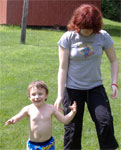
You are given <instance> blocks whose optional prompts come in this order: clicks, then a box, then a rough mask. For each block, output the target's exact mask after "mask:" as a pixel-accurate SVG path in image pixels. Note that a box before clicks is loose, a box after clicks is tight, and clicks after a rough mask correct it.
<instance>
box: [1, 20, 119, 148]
mask: <svg viewBox="0 0 121 150" xmlns="http://www.w3.org/2000/svg"><path fill="white" fill-rule="evenodd" d="M104 24H105V26H104V29H106V30H108V32H110V34H111V35H112V38H113V40H114V42H115V48H116V52H117V57H118V61H119V66H121V44H120V43H121V42H120V41H121V37H120V32H121V28H120V26H121V23H117V22H112V21H110V20H106V19H104ZM64 32H65V31H56V30H48V29H43V30H42V29H41V30H36V29H34V30H33V29H27V37H26V44H25V45H21V44H20V33H21V29H20V27H15V26H0V150H2V149H4V150H25V148H26V141H27V139H28V134H29V125H28V120H27V119H24V120H22V121H20V122H19V123H17V124H16V125H11V126H8V127H4V123H5V121H6V120H7V119H9V118H10V117H11V116H13V115H15V114H16V113H18V112H19V111H20V110H21V108H22V107H23V106H25V105H28V104H30V101H29V100H28V98H27V94H26V90H27V86H28V84H29V83H30V82H31V81H33V80H37V79H38V80H44V81H45V82H46V83H47V85H48V87H49V98H48V100H47V103H51V104H53V103H54V101H55V99H56V96H57V72H58V45H57V41H58V40H59V38H60V37H61V35H62V34H63V33H64ZM101 69H102V77H103V80H104V85H105V88H106V91H107V94H108V96H109V97H110V93H111V78H110V76H111V75H110V65H109V61H108V59H107V57H106V56H105V54H104V55H103V60H102V66H101ZM118 84H119V97H118V98H117V99H116V100H111V99H110V98H109V99H110V104H111V108H112V113H113V116H114V126H115V135H116V138H117V140H118V142H119V145H120V147H121V142H120V140H121V132H120V129H121V119H120V118H121V92H120V91H121V71H120V72H119V80H118ZM63 135H64V127H63V124H61V123H59V122H58V121H57V120H56V119H55V118H53V136H54V137H55V140H56V150H62V149H63ZM82 135H83V136H82V148H83V150H97V149H99V146H98V140H97V136H96V131H95V127H94V124H93V122H92V120H91V118H90V115H89V113H88V110H87V108H86V109H85V114H84V124H83V134H82Z"/></svg>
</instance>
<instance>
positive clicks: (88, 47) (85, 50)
mask: <svg viewBox="0 0 121 150" xmlns="http://www.w3.org/2000/svg"><path fill="white" fill-rule="evenodd" d="M78 51H79V52H80V54H81V55H83V56H84V57H85V58H87V57H89V56H91V55H93V54H94V49H93V47H92V42H83V43H80V44H79V47H78Z"/></svg>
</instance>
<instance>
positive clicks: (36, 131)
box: [30, 123, 52, 142]
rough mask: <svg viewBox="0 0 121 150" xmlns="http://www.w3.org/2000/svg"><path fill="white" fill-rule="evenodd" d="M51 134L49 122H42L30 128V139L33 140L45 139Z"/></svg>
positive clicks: (40, 140)
mask: <svg viewBox="0 0 121 150" xmlns="http://www.w3.org/2000/svg"><path fill="white" fill-rule="evenodd" d="M51 136H52V125H50V123H46V124H45V123H44V124H42V123H41V124H39V125H34V126H31V128H30V140H31V141H34V142H44V141H47V140H48V139H49V138H50V137H51Z"/></svg>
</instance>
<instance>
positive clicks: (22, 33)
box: [21, 0, 29, 44]
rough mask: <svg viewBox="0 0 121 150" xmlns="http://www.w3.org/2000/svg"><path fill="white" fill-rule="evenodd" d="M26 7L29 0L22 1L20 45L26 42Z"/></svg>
mask: <svg viewBox="0 0 121 150" xmlns="http://www.w3.org/2000/svg"><path fill="white" fill-rule="evenodd" d="M28 6H29V0H24V5H23V14H22V22H21V44H25V40H26V25H27V15H28Z"/></svg>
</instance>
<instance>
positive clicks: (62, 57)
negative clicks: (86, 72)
mask: <svg viewBox="0 0 121 150" xmlns="http://www.w3.org/2000/svg"><path fill="white" fill-rule="evenodd" d="M68 63H69V50H68V49H65V48H63V47H61V46H59V70H58V97H57V100H56V101H55V104H54V105H55V106H56V108H57V109H60V107H61V102H62V101H63V97H64V89H65V84H66V77H67V72H68Z"/></svg>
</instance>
